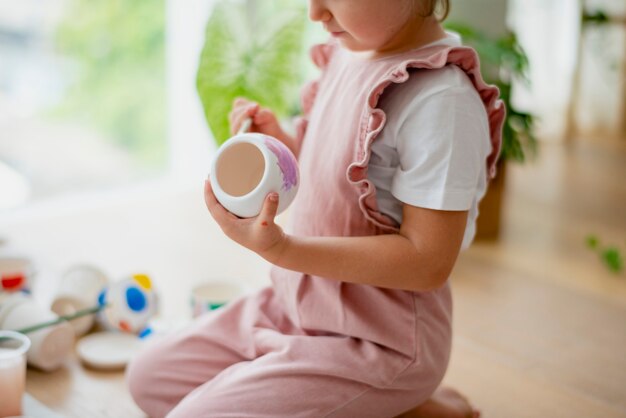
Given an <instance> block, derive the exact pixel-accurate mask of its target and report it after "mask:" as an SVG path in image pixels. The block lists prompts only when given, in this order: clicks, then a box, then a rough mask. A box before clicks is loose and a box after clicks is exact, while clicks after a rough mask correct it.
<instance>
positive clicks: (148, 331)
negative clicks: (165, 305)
mask: <svg viewBox="0 0 626 418" xmlns="http://www.w3.org/2000/svg"><path fill="white" fill-rule="evenodd" d="M150 334H152V328H150V327H146V328H144V330H143V331H141V332H140V333H139V338H141V339H144V338H146V337H147V336H149V335H150Z"/></svg>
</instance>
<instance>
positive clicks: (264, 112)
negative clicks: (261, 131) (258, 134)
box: [254, 108, 276, 125]
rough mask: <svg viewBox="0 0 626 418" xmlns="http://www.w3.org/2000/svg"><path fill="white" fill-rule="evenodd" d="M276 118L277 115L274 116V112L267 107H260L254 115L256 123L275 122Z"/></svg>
mask: <svg viewBox="0 0 626 418" xmlns="http://www.w3.org/2000/svg"><path fill="white" fill-rule="evenodd" d="M275 119H276V117H275V116H274V113H273V112H272V111H271V110H269V109H267V108H261V109H259V110H258V111H257V112H256V114H255V115H254V123H255V124H256V125H265V124H267V123H270V122H274V120H275Z"/></svg>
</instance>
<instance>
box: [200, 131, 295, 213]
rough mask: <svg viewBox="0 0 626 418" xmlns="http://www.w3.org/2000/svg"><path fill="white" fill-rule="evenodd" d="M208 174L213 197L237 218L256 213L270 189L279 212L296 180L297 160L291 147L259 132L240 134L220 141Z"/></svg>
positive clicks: (290, 198) (290, 193)
mask: <svg viewBox="0 0 626 418" xmlns="http://www.w3.org/2000/svg"><path fill="white" fill-rule="evenodd" d="M209 177H210V179H211V186H212V187H213V192H214V193H215V197H216V198H217V200H218V201H219V202H220V203H221V204H222V206H224V207H225V208H226V209H227V210H228V211H229V212H231V213H233V214H235V215H237V216H239V217H241V218H251V217H254V216H257V215H258V214H259V213H260V212H261V209H262V207H263V202H264V200H265V198H266V196H267V195H268V194H269V193H271V192H276V193H278V196H279V204H278V212H277V213H281V212H283V211H284V210H285V209H287V207H288V206H289V205H290V204H291V202H292V201H293V199H294V198H295V196H296V193H297V191H298V186H299V183H300V179H299V170H298V161H297V160H296V157H295V156H294V155H293V153H292V152H291V150H290V149H289V148H287V146H285V145H284V144H283V143H282V142H280V141H279V140H278V139H276V138H273V137H271V136H268V135H263V134H259V133H240V134H238V135H236V136H234V137H232V138H230V139H229V140H228V141H226V142H224V143H223V144H222V146H221V147H220V148H219V149H218V150H217V153H216V154H215V156H214V158H213V161H212V164H211V173H210V174H209Z"/></svg>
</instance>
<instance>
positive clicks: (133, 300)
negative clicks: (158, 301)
mask: <svg viewBox="0 0 626 418" xmlns="http://www.w3.org/2000/svg"><path fill="white" fill-rule="evenodd" d="M126 302H127V303H128V307H129V308H130V309H131V310H133V311H135V312H141V311H143V310H144V309H145V308H146V297H145V296H144V295H143V292H142V291H141V290H139V289H137V288H136V287H129V288H128V289H126Z"/></svg>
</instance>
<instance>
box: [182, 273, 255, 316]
mask: <svg viewBox="0 0 626 418" xmlns="http://www.w3.org/2000/svg"><path fill="white" fill-rule="evenodd" d="M245 293H247V288H246V287H244V286H241V285H239V284H237V283H233V282H232V281H213V282H208V283H204V284H201V285H198V286H195V287H194V288H193V289H192V290H191V312H192V316H193V317H194V318H197V317H199V316H200V315H202V314H205V313H207V312H211V311H214V310H216V309H218V308H221V307H222V306H224V305H226V304H227V303H229V302H231V301H233V300H235V299H237V298H238V297H240V296H242V295H243V294H245Z"/></svg>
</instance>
